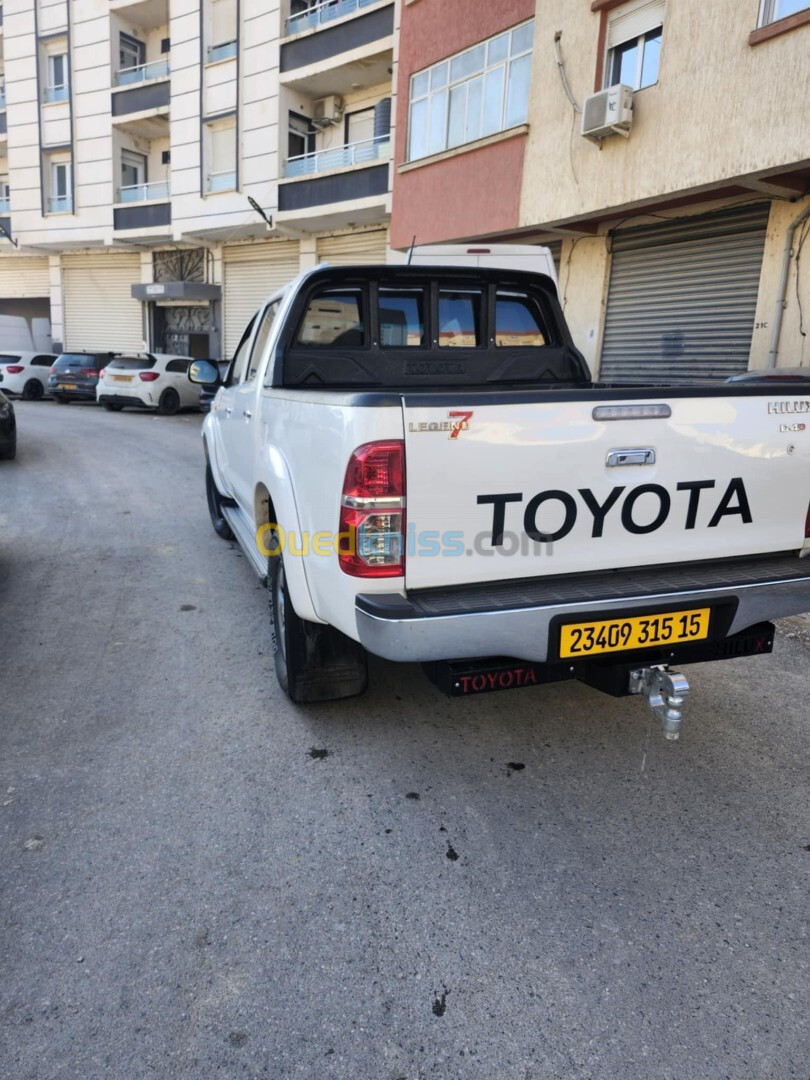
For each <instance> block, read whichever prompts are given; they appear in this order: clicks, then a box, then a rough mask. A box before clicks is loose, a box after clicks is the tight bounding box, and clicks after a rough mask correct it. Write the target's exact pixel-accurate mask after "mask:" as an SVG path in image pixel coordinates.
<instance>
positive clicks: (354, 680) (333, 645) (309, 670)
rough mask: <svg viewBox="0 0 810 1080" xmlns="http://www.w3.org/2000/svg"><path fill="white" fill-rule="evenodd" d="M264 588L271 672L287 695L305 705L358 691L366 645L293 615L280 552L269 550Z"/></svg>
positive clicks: (364, 683)
mask: <svg viewBox="0 0 810 1080" xmlns="http://www.w3.org/2000/svg"><path fill="white" fill-rule="evenodd" d="M267 591H268V593H269V597H270V629H271V633H272V641H273V653H274V654H275V663H276V678H277V679H278V682H279V685H280V686H281V689H282V690H283V691H284V693H285V694H286V695H287V696H288V697H289V698H290V700H291V701H294V702H296V704H298V705H306V704H310V703H313V702H316V701H337V700H338V699H339V698H349V697H356V696H357V695H358V694H362V693H364V692H365V690H366V689H367V687H368V664H367V658H366V650H365V649H364V648H363V646H362V645H359V644H358V643H357V642H356V641H352V639H351V638H348V637H346V635H345V634H341V633H340V631H339V630H335V628H334V627H333V626H324V625H323V624H321V623H312V622H306V621H305V620H304V619H301V618H299V617H298V615H297V614H296V612H295V608H294V607H293V606H292V602H291V601H290V594H289V591H288V589H287V579H286V577H285V574H284V560H283V559H282V557H281V555H280V554H276V555H271V556H270V560H269V563H268V568H267Z"/></svg>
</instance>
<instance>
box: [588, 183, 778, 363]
mask: <svg viewBox="0 0 810 1080" xmlns="http://www.w3.org/2000/svg"><path fill="white" fill-rule="evenodd" d="M768 210H769V207H768V205H767V203H765V204H758V205H757V206H747V207H742V208H740V209H735V210H729V211H723V212H722V213H716V214H707V215H701V216H700V217H696V218H690V219H688V220H682V221H679V222H676V223H673V224H671V225H655V226H651V227H649V228H648V227H646V226H645V227H643V228H639V229H628V230H625V231H623V232H620V233H617V235H616V236H615V238H614V240H613V252H612V254H613V261H612V266H611V272H610V288H609V290H608V300H607V311H606V313H605V333H604V340H603V344H602V366H601V370H600V375H599V377H600V379H601V380H602V381H603V382H658V383H689V382H695V381H702V380H707V379H722V378H726V377H727V376H729V375H734V374H736V373H737V372H740V371H745V370H746V369H747V368H748V360H749V354H750V351H751V335H752V333H753V329H754V315H755V310H756V302H757V292H758V290H759V279H760V274H761V271H762V255H763V251H764V246H765V230H766V227H767V224H768Z"/></svg>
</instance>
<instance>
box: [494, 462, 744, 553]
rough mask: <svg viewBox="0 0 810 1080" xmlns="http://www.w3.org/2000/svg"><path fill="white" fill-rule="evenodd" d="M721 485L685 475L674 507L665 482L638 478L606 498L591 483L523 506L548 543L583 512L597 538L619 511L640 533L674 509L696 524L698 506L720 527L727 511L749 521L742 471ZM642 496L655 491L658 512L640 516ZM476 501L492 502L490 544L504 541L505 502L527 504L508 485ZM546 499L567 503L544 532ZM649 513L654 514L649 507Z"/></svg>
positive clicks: (534, 531)
mask: <svg viewBox="0 0 810 1080" xmlns="http://www.w3.org/2000/svg"><path fill="white" fill-rule="evenodd" d="M716 487H717V483H716V481H715V480H685V481H683V482H682V483H680V484H678V485H677V487H676V490H677V492H679V493H683V494H682V496H681V497H680V498H678V499H677V502H676V505H675V506H674V507H673V499H672V496H671V495H670V493H669V492H668V491H667V489H666V488H665V487H662V486H661V485H660V484H639V485H638V487H633V488H628V487H626V486H624V485H620V486H617V487H614V488H613V489H612V490H611V492H610V494H609V495H608V496H607V498H606V499H604V500H603V501H602V502H600V501H599V500H598V499H597V497H596V496H595V495H594V493H593V492H592V491H591V489H590V488H579V489H578V490H577V496H578V498H577V496H574V495H572V494H571V492H569V491H562V490H559V489H557V488H554V489H551V490H548V491H540V492H538V493H537V494H536V495H532V496H531V497H530V498H529V500H528V502H526V505H525V507H523V528H524V531H525V532H526V534H527V536H529V537H530V538H531V539H532V540H536V541H539V542H541V543H549V542H551V541H554V540H562V539H563V537H565V536H568V534H569V533H570V532H571V530H572V529H573V528H574V526H575V525H576V523H577V519H578V517H579V515H580V514H581V513H582V514H584V515H590V520H591V536H592V537H594V538H596V537H600V536H602V534H603V531H604V527H605V520H606V518H607V516H608V514H612V515H613V516H614V517H616V516H618V517H619V519H620V520H621V524H622V527H623V528H624V530H625V531H626V532H628V533H633V534H635V535H642V534H644V533H653V532H656V530H658V529H660V528H661V526H662V525H663V524H664V523H665V522H666V521H667V520H668V519H669V517H670V515H675V514H677V515H678V516H679V517H680V518H681V520H682V523H683V525H682V527H683V528H684V529H694V528H695V527H696V526H697V524H698V513H699V512H702V516H703V517H704V519H705V517H706V515H707V514H709V515H710V516H709V518H708V521H707V522H706V525H707V527H708V528H709V529H714V528H716V527H717V526H718V525H719V524H720V522H721V521H722V520H723V518H726V517H739V519H740V521H741V522H742V523H743V524H745V525H750V524H751V522H752V520H753V519H752V517H751V507H750V505H749V502H748V495H747V493H746V490H745V484H744V483H743V480H742V477H740V476H736V477H734V479H733V480H730V481H729V483H728V485H727V487H726V488H725V490H724V491H723V494H722V495H721V496H720V498H719V499H718V498H717V493H716V492H715V491H714V489H715V488H716ZM704 492H713V495H712V496H709V495H707V496H706V498H705V499H702V496H703V494H704ZM643 496H650V498H649V499H647V511H648V512H649V508H650V505H651V502H652V505H653V506H654V508H655V512H654V516H653V517H652V519H650V520H639V518H640V514H639V513H638V512H637V509H636V506H637V503H638V502H639V500H640V499H641V498H642V497H643ZM477 502H478V504H479V506H491V507H492V538H491V544H492V546H493V547H499V546H501V545H502V544H503V534H504V528H505V524H506V513H507V509H506V508H507V506H508V505H509V504H510V503H520V504H521V505H522V504H523V502H524V495H523V492H520V491H509V492H504V493H500V494H492V495H479V496H478V499H477ZM701 502H702V504H703V505H701ZM547 503H550V504H556V507H557V510H558V512H559V507H562V510H563V513H564V518H563V522H562V524H561V525H560V526H559V528H557V529H555V531H554V532H542V531H541V530H540V529H539V528H538V526H537V517H538V513H539V511H540V508H541V507H542V506H543V505H545V504H547ZM647 516H648V517H649V513H648V514H647Z"/></svg>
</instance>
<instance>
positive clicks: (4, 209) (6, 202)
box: [0, 195, 11, 214]
mask: <svg viewBox="0 0 810 1080" xmlns="http://www.w3.org/2000/svg"><path fill="white" fill-rule="evenodd" d="M9 213H11V199H10V198H9V196H8V195H5V196H2V195H0V214H9Z"/></svg>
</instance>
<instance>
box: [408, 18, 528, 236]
mask: <svg viewBox="0 0 810 1080" xmlns="http://www.w3.org/2000/svg"><path fill="white" fill-rule="evenodd" d="M534 8H535V3H534V0H497V2H496V3H491V2H490V3H481V0H417V2H416V3H413V4H403V5H402V14H401V26H400V40H399V71H398V82H397V94H398V97H397V103H398V104H397V138H396V147H395V157H394V160H395V162H396V164H401V163H402V162H403V161H404V160H405V155H406V146H407V131H408V87H409V84H410V77H411V75H412V74H413V73H414V72H416V71H421V70H422V68H425V67H429V66H430V65H431V64H435V63H437V62H438V61H439V60H442V59H444V57H446V56H452V55H453V54H454V53H457V52H460V51H461V50H462V49H466V48H468V47H469V46H470V45H475V44H476V42H478V41H483V40H484V39H486V38H488V37H492V36H494V35H495V34H497V33H499V31H501V30H505V29H507V28H508V27H510V26H514V25H515V24H516V23H519V22H523V21H524V20H526V19H529V18H531V17H532V15H533V14H534ZM524 143H525V138H524V137H521V136H518V137H515V138H513V139H508V140H506V141H504V142H501V143H495V144H493V145H492V146H486V147H482V148H480V149H478V150H473V151H468V152H467V153H461V154H458V155H456V156H454V157H451V158H448V159H446V160H444V161H439V162H435V163H434V164H432V165H425V166H422V167H421V168H418V169H414V170H412V171H409V172H406V173H397V172H396V166H395V172H394V196H393V209H392V217H391V244H392V246H393V247H407V246H408V245H409V244H410V243H411V240H412V238H413V236H414V234H416V238H417V242H418V243H433V242H436V241H440V240H452V239H455V238H461V237H467V236H476V235H479V234H483V233H489V232H496V231H503V230H504V229H510V228H515V227H516V226H517V224H518V213H519V207H520V186H521V179H522V174H523V148H524Z"/></svg>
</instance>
